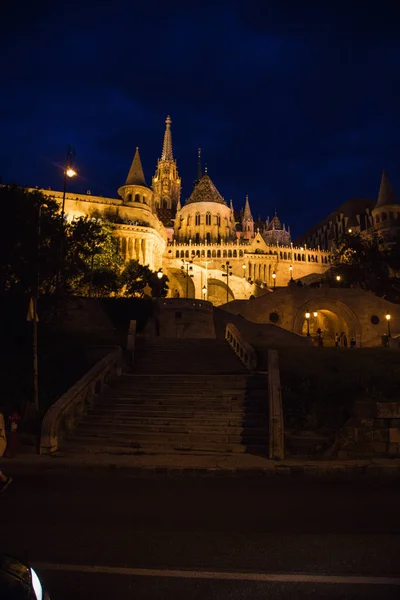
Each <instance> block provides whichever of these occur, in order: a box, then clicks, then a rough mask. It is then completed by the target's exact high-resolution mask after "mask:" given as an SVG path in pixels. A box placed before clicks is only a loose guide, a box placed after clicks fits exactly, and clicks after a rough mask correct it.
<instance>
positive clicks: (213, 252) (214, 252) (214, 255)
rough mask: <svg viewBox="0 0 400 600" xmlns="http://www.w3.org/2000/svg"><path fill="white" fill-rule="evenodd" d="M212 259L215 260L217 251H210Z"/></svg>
mask: <svg viewBox="0 0 400 600" xmlns="http://www.w3.org/2000/svg"><path fill="white" fill-rule="evenodd" d="M212 257H213V258H217V251H216V250H213V251H212Z"/></svg>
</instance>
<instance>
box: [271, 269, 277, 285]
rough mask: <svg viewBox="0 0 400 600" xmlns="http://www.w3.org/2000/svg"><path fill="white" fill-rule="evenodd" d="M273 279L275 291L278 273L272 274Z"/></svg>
mask: <svg viewBox="0 0 400 600" xmlns="http://www.w3.org/2000/svg"><path fill="white" fill-rule="evenodd" d="M272 279H273V280H274V289H275V288H276V273H275V271H274V272H273V273H272Z"/></svg>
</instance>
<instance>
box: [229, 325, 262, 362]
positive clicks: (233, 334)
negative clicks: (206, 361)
mask: <svg viewBox="0 0 400 600" xmlns="http://www.w3.org/2000/svg"><path fill="white" fill-rule="evenodd" d="M225 339H226V340H227V341H228V343H229V344H230V345H231V346H232V348H233V350H234V352H235V353H236V354H237V356H238V357H239V358H240V360H241V361H242V363H243V364H244V366H245V367H246V368H247V369H249V371H254V369H255V368H256V367H257V353H256V351H255V349H254V348H253V346H251V344H249V343H248V342H246V340H245V339H244V338H243V336H242V334H241V333H240V331H239V329H238V328H237V327H235V325H234V324H233V323H228V325H227V326H226V330H225Z"/></svg>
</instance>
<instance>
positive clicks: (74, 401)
mask: <svg viewBox="0 0 400 600" xmlns="http://www.w3.org/2000/svg"><path fill="white" fill-rule="evenodd" d="M121 368H122V349H121V348H120V347H119V346H113V347H112V349H111V348H110V352H109V353H108V354H107V355H106V356H104V357H103V358H102V359H101V360H100V361H99V362H98V363H96V364H95V365H94V366H93V367H92V368H91V369H90V370H89V371H88V372H87V373H86V374H85V375H84V376H83V377H81V379H79V381H77V382H76V383H75V384H74V385H73V386H72V387H71V388H70V389H69V390H68V391H67V392H66V393H65V394H63V395H62V396H61V397H60V398H59V399H58V400H57V401H56V402H55V403H54V404H53V405H52V406H51V407H50V408H49V410H48V411H47V412H46V414H45V416H44V419H43V423H42V429H41V434H40V449H39V453H40V454H52V453H53V452H56V451H57V450H58V447H59V443H60V440H61V439H62V436H63V434H64V433H65V432H66V431H69V430H71V429H73V427H74V425H75V423H76V421H77V420H78V419H79V417H81V416H82V415H83V414H84V413H85V412H86V411H87V410H88V409H89V408H91V407H92V406H93V404H94V402H95V399H96V396H98V395H99V394H100V393H101V392H102V390H103V387H104V385H105V384H106V383H107V382H108V381H109V380H110V379H111V378H112V377H115V376H120V375H121Z"/></svg>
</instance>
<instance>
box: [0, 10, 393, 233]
mask: <svg viewBox="0 0 400 600" xmlns="http://www.w3.org/2000/svg"><path fill="white" fill-rule="evenodd" d="M15 4H18V5H17V6H16V7H15V8H10V7H8V8H6V9H4V8H3V9H2V11H3V13H2V26H1V28H2V51H1V53H0V67H1V85H0V91H1V93H0V141H1V143H0V174H1V175H2V176H3V182H9V181H14V182H16V183H19V184H21V185H32V186H34V185H39V186H46V187H47V186H48V185H50V186H52V187H53V188H58V189H60V188H61V185H62V174H61V172H60V170H59V168H57V165H58V164H62V162H63V159H64V155H65V151H66V147H67V144H69V143H71V144H73V145H74V147H75V152H76V167H77V169H78V170H79V173H80V177H79V178H77V179H76V180H75V181H74V182H73V189H74V190H75V191H80V192H85V191H86V190H87V189H91V191H92V193H93V194H102V195H110V196H115V195H116V190H117V188H118V187H119V185H121V184H122V183H123V182H124V180H125V178H126V175H127V173H128V170H129V167H130V163H131V160H132V157H133V154H134V150H135V146H137V145H138V146H139V147H140V151H141V156H142V161H143V166H144V170H145V174H146V178H147V181H148V183H150V182H151V176H152V174H153V172H154V169H155V165H156V160H157V158H158V157H159V156H160V153H161V146H162V137H163V131H164V120H165V117H166V115H167V114H168V113H169V114H171V117H172V121H173V123H172V131H173V146H174V154H175V157H176V158H177V161H178V168H179V172H180V175H181V177H182V179H183V194H182V196H183V199H184V198H186V197H187V196H188V195H189V194H190V192H191V188H192V181H193V179H194V178H195V175H196V152H197V147H198V146H201V147H202V149H203V157H204V160H205V161H206V162H207V164H208V169H209V174H210V176H211V177H212V179H213V181H214V183H215V184H216V186H217V187H218V189H219V191H220V192H221V194H222V195H223V196H224V197H225V199H226V200H229V199H230V198H232V199H233V202H234V205H235V208H239V206H240V205H241V204H243V203H244V196H245V194H246V193H248V194H249V197H250V205H251V208H252V211H253V216H254V217H255V218H256V217H257V216H258V213H261V215H262V216H263V217H264V218H265V217H266V216H267V215H269V216H272V215H273V212H274V209H275V207H276V208H277V211H278V214H279V216H280V217H281V219H282V220H283V221H285V222H286V224H289V225H291V227H292V231H293V233H294V234H295V235H298V234H300V233H301V232H302V231H303V230H304V229H306V228H307V227H308V226H310V225H311V224H313V223H315V222H316V221H317V220H319V219H320V218H322V217H324V216H325V215H326V214H328V213H329V212H330V211H331V210H333V209H334V208H336V207H337V206H338V205H340V204H341V203H343V202H344V201H345V200H347V199H348V198H350V197H352V196H364V197H368V198H374V197H376V196H377V193H378V188H379V182H380V176H381V169H382V168H383V167H384V168H385V169H386V170H387V172H388V176H389V179H390V181H391V183H392V186H393V188H394V189H395V191H397V190H399V189H400V172H399V161H400V69H399V65H400V36H399V29H400V27H399V25H400V12H399V9H396V8H395V6H396V4H397V3H396V2H393V1H389V2H385V1H381V2H371V3H367V2H361V0H360V1H358V2H351V0H348V1H347V2H343V3H342V2H341V1H339V0H335V1H328V2H319V1H315V0H314V1H313V0H309V1H307V2H305V1H304V2H302V1H301V0H292V1H284V0H282V1H278V0H275V1H270V0H264V1H261V0H259V1H258V0H257V1H253V0H247V1H240V2H235V1H234V0H232V1H228V2H225V1H221V0H215V1H214V2H208V1H207V0H205V1H203V2H188V1H187V0H185V2H181V1H179V2H178V1H174V0H168V2H167V1H164V2H151V0H146V1H144V0H143V2H140V3H139V2H135V1H134V0H129V1H127V2H120V1H118V0H116V1H115V2H110V1H109V0H108V1H107V2H102V1H101V0H99V1H97V2H91V1H85V0H81V2H75V0H71V1H69V2H66V3H59V2H50V1H45V2H41V1H40V0H39V1H38V3H31V4H30V5H27V6H26V7H23V6H22V5H20V4H19V3H15ZM367 7H370V8H369V10H367ZM4 10H6V11H8V12H6V13H4Z"/></svg>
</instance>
